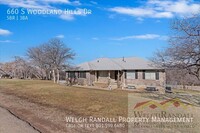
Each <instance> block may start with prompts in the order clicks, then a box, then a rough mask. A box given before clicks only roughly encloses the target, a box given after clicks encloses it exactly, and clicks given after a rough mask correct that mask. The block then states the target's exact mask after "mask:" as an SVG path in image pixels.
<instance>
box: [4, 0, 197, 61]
mask: <svg viewBox="0 0 200 133" xmlns="http://www.w3.org/2000/svg"><path fill="white" fill-rule="evenodd" d="M28 9H34V10H36V11H41V10H42V11H51V10H61V11H64V10H67V9H68V10H71V11H75V10H76V11H79V14H70V13H62V14H36V15H33V14H28V11H27V10H28ZM11 10H18V11H19V12H18V13H17V12H16V13H13V14H9V13H10V11H11ZM22 10H23V11H24V12H25V14H22ZM84 10H85V11H86V10H87V11H91V14H90V13H88V14H87V13H86V12H84ZM198 11H200V3H199V2H198V1H193V0H177V1H175V0H147V1H140V0H92V1H89V0H87V1H86V0H80V1H78V0H75V1H72V0H71V1H70V0H28V1H26V0H9V1H8V0H0V62H6V61H11V60H13V57H14V56H25V54H26V50H27V49H28V48H29V47H33V46H37V45H39V44H41V43H43V42H46V41H48V40H49V39H51V38H54V37H58V38H60V39H62V40H63V41H64V42H65V43H66V45H67V46H68V47H70V48H72V49H73V51H74V52H75V53H76V57H75V60H74V61H73V63H74V64H78V63H82V62H85V61H90V60H93V59H95V58H100V57H130V56H137V57H143V58H149V57H151V56H152V55H153V53H154V52H155V51H156V50H157V49H161V48H163V47H166V46H167V38H168V36H169V35H170V22H171V21H172V20H173V19H174V18H176V17H185V16H188V15H190V14H191V13H197V12H198ZM13 16H14V17H15V18H14V19H12V17H13ZM16 17H18V20H16ZM20 17H25V18H28V20H19V18H20Z"/></svg>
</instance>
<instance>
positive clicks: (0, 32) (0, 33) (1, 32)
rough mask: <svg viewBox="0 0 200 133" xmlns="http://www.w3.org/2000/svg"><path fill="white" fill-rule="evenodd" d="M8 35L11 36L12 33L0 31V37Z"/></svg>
mask: <svg viewBox="0 0 200 133" xmlns="http://www.w3.org/2000/svg"><path fill="white" fill-rule="evenodd" d="M10 34H12V32H10V31H9V30H5V29H0V35H2V36H6V35H10Z"/></svg>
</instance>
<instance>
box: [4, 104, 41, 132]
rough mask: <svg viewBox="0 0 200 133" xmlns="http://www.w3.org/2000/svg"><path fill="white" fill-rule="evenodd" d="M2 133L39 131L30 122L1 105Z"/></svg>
mask: <svg viewBox="0 0 200 133" xmlns="http://www.w3.org/2000/svg"><path fill="white" fill-rule="evenodd" d="M0 133H39V132H38V131H37V130H35V129H34V128H33V127H31V126H30V125H29V124H28V123H26V122H24V121H22V120H20V119H18V118H17V117H15V116H14V115H12V114H11V113H10V112H9V111H7V110H6V109H3V108H1V107H0Z"/></svg>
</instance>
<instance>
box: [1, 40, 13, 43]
mask: <svg viewBox="0 0 200 133" xmlns="http://www.w3.org/2000/svg"><path fill="white" fill-rule="evenodd" d="M0 43H14V42H13V41H11V40H0Z"/></svg>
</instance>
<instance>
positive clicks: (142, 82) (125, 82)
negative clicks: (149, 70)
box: [77, 70, 166, 89]
mask: <svg viewBox="0 0 200 133" xmlns="http://www.w3.org/2000/svg"><path fill="white" fill-rule="evenodd" d="M155 71H156V70H155ZM104 72H107V73H108V75H107V77H101V76H100V75H99V73H98V72H97V71H90V72H89V71H88V72H86V78H77V84H78V85H83V86H98V87H102V88H108V87H109V85H112V86H117V87H120V88H126V87H127V86H135V87H136V89H137V88H143V89H144V88H146V87H147V86H148V87H149V86H153V87H156V88H157V89H160V88H164V87H165V81H166V76H165V72H164V70H163V71H159V80H151V79H143V71H137V73H138V76H137V79H126V78H125V71H121V72H120V73H119V76H118V78H119V80H118V81H119V82H118V84H117V80H115V71H104ZM97 77H98V78H97ZM117 87H115V88H117Z"/></svg>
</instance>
